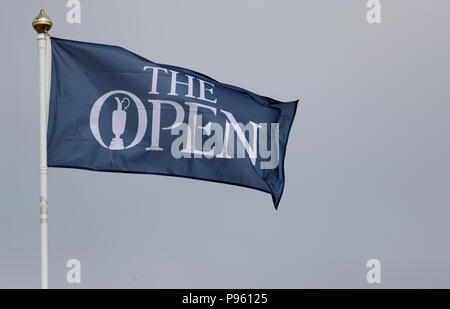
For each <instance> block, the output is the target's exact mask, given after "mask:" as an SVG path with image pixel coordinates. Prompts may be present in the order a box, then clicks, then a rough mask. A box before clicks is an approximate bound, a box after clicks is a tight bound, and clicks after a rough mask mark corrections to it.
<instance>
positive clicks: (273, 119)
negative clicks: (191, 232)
mask: <svg viewBox="0 0 450 309" xmlns="http://www.w3.org/2000/svg"><path fill="white" fill-rule="evenodd" d="M51 54H52V56H51V58H52V61H51V67H52V68H51V87H50V100H49V114H48V131H47V152H48V153H47V157H48V159H47V160H48V166H49V167H65V168H81V169H88V170H94V171H107V172H127V173H144V174H156V175H168V176H179V177H187V178H192V179H200V180H206V181H214V182H220V183H227V184H233V185H239V186H244V187H248V188H252V189H257V190H260V191H263V192H267V193H270V194H271V195H272V200H273V203H274V206H275V208H277V207H278V204H279V202H280V199H281V196H282V193H283V189H284V184H285V175H284V159H285V155H286V145H287V142H288V137H289V131H290V129H291V126H292V123H293V120H294V116H295V112H296V109H297V104H298V101H292V102H279V101H276V100H274V99H271V98H269V97H264V96H260V95H257V94H255V93H252V92H250V91H247V90H245V89H242V88H239V87H235V86H231V85H227V84H223V83H220V82H218V81H216V80H214V79H212V78H210V77H208V76H206V75H204V74H201V73H198V72H195V71H192V70H188V69H185V68H181V67H176V66H172V65H165V64H159V63H155V62H152V61H150V60H147V59H145V58H143V57H141V56H139V55H136V54H134V53H132V52H130V51H128V50H126V49H124V48H121V47H117V46H109V45H102V44H94V43H85V42H78V41H72V40H64V39H57V38H52V39H51ZM230 69H232V68H230Z"/></svg>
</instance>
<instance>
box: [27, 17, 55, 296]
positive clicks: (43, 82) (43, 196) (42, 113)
mask: <svg viewBox="0 0 450 309" xmlns="http://www.w3.org/2000/svg"><path fill="white" fill-rule="evenodd" d="M32 25H33V28H34V29H35V30H36V32H37V41H38V55H39V120H40V129H39V135H40V167H39V173H40V183H41V186H40V213H41V220H40V221H41V288H42V289H48V231H47V226H48V222H47V220H48V216H47V214H48V211H47V103H46V97H47V77H48V73H49V72H47V70H48V63H47V55H48V54H47V53H48V50H47V48H48V44H47V43H48V31H49V30H50V28H51V27H52V21H51V20H50V18H49V17H48V16H47V15H46V14H45V12H44V10H41V11H40V13H39V15H38V16H37V17H36V18H35V19H34V20H33V23H32Z"/></svg>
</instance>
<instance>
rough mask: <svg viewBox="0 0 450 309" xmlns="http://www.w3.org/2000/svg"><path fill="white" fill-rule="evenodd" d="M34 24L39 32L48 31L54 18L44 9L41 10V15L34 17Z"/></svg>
mask: <svg viewBox="0 0 450 309" xmlns="http://www.w3.org/2000/svg"><path fill="white" fill-rule="evenodd" d="M32 25H33V28H34V30H36V32H37V33H47V32H48V31H49V30H50V29H51V27H52V20H51V19H50V17H48V16H47V14H45V11H44V10H41V11H40V12H39V15H38V16H36V18H35V19H33V23H32Z"/></svg>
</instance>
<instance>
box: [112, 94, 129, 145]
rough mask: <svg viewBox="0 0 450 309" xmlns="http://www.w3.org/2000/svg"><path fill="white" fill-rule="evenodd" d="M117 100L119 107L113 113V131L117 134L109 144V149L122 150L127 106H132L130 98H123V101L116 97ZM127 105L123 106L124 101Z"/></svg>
mask: <svg viewBox="0 0 450 309" xmlns="http://www.w3.org/2000/svg"><path fill="white" fill-rule="evenodd" d="M114 99H116V102H117V109H116V110H115V111H113V113H112V131H113V133H114V135H115V137H113V139H112V140H111V143H110V144H109V149H111V150H121V149H123V148H124V147H123V140H122V139H121V138H120V136H121V135H122V134H123V132H124V131H125V124H126V121H127V112H126V110H127V108H128V107H129V106H130V100H129V99H128V98H123V99H122V101H121V100H120V99H119V98H118V97H114ZM125 102H126V103H127V104H126V106H123V104H124V103H125ZM122 107H123V109H122Z"/></svg>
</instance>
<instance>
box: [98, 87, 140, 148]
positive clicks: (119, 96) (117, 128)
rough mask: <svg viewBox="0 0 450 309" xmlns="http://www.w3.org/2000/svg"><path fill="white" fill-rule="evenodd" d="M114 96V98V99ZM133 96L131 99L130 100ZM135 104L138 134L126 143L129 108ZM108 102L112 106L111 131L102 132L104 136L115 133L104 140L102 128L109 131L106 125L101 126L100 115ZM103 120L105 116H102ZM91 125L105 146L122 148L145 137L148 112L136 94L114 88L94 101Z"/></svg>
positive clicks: (128, 146) (131, 145)
mask: <svg viewBox="0 0 450 309" xmlns="http://www.w3.org/2000/svg"><path fill="white" fill-rule="evenodd" d="M112 98H114V100H112ZM130 98H131V100H130ZM132 102H133V104H134V105H135V107H136V110H137V129H136V135H135V136H134V138H133V139H132V141H131V143H130V144H128V145H126V146H125V145H124V140H123V138H122V135H123V134H124V132H125V128H126V126H127V110H128V109H129V108H130V105H131V104H132ZM105 104H108V105H110V107H112V109H113V110H112V116H111V127H110V131H109V132H102V133H103V134H105V135H104V136H106V135H108V133H109V135H111V133H112V134H113V137H112V138H111V139H110V140H106V139H105V140H103V138H102V135H101V134H100V128H102V130H104V131H108V130H106V129H105V127H104V126H100V118H101V117H100V115H101V114H102V107H103V106H104V105H105ZM102 120H103V117H102ZM105 122H106V121H105ZM90 127H91V131H92V134H93V135H94V137H95V139H96V140H97V141H98V142H99V144H100V145H102V146H103V147H105V148H108V149H110V150H122V149H128V148H132V147H134V146H136V145H137V144H138V143H139V142H140V141H141V140H142V138H143V137H144V135H145V131H146V130H147V112H146V110H145V107H144V104H142V101H141V100H140V99H139V98H138V97H137V96H136V95H134V94H132V93H131V92H128V91H124V90H114V91H110V92H108V93H105V94H104V95H102V96H101V97H100V98H98V100H97V101H96V102H95V103H94V106H93V107H92V110H91V117H90Z"/></svg>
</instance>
